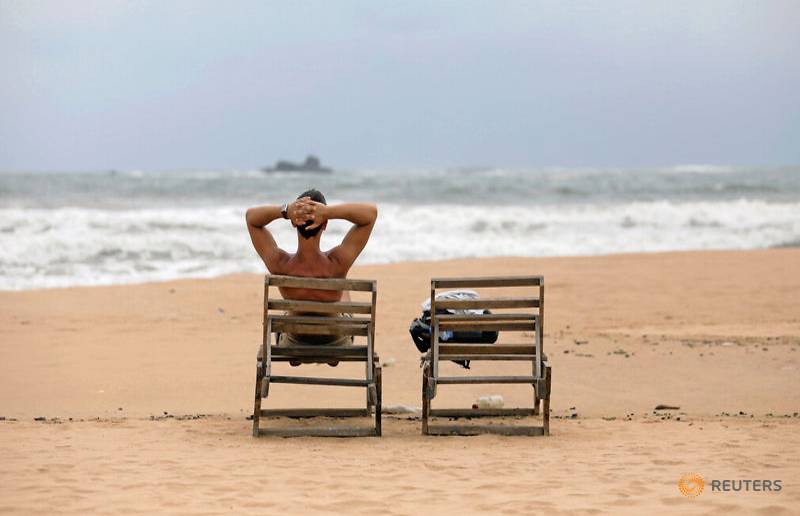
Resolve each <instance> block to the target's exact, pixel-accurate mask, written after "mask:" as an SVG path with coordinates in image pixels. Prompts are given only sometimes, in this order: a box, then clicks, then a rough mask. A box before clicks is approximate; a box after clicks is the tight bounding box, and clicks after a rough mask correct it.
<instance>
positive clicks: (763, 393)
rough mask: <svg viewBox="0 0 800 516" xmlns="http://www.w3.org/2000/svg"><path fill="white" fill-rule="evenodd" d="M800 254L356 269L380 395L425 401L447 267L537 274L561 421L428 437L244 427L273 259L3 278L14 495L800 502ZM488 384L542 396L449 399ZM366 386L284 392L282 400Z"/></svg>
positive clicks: (291, 502)
mask: <svg viewBox="0 0 800 516" xmlns="http://www.w3.org/2000/svg"><path fill="white" fill-rule="evenodd" d="M799 265H800V249H771V250H757V251H724V252H685V253H654V254H623V255H610V256H593V257H570V258H541V259H533V258H490V259H464V260H454V261H440V262H408V263H400V264H392V265H368V266H357V267H355V268H354V269H353V271H352V272H351V274H350V276H351V277H354V278H373V279H376V280H378V285H379V294H378V296H379V297H378V299H379V301H378V319H377V343H376V348H377V350H378V352H379V354H380V356H381V359H382V360H383V361H384V362H387V363H388V364H389V365H388V366H387V367H385V368H384V372H383V376H384V391H383V403H384V406H385V407H392V406H399V405H404V406H412V407H418V406H419V405H420V394H419V391H420V374H421V373H420V369H419V354H418V353H417V351H416V349H415V348H414V346H413V344H412V343H411V340H410V338H409V335H408V325H409V323H410V322H411V320H412V319H413V318H414V317H416V316H417V315H418V313H419V311H420V308H419V304H420V302H422V301H423V300H424V299H425V298H426V297H427V296H428V289H429V281H430V278H431V277H432V276H469V275H510V274H542V275H544V276H545V284H546V287H545V288H546V306H545V341H544V342H545V351H546V352H547V354H548V355H549V357H550V360H551V363H552V365H553V373H554V378H553V398H552V407H551V408H552V415H553V419H552V420H551V431H552V435H551V436H550V437H546V438H543V437H537V438H524V437H499V436H480V437H439V438H435V437H422V436H421V435H420V428H419V421H418V420H415V419H414V417H413V416H391V415H387V416H386V418H385V419H384V422H383V432H384V436H383V437H382V438H380V439H376V438H361V439H320V438H301V439H280V438H275V439H273V438H262V439H254V438H252V437H251V436H250V426H251V424H250V422H249V421H247V420H246V417H247V416H248V415H249V414H250V413H251V411H252V391H253V382H254V374H255V354H256V349H257V346H258V344H259V341H260V333H261V316H262V313H261V302H262V295H263V283H262V276H260V275H255V274H246V275H232V276H224V277H219V278H214V279H202V280H180V281H170V282H164V283H149V284H141V285H130V286H111V287H80V288H64V289H52V290H34V291H23V292H2V293H0V373H1V374H0V417H1V418H3V420H2V421H0V456H2V458H3V467H2V468H1V469H0V512H2V513H17V514H35V513H44V512H47V513H63V514H87V513H92V512H100V513H133V512H141V513H154V512H172V513H179V514H218V513H226V512H230V513H236V514H239V513H242V514H249V513H259V514H264V513H267V514H270V513H277V512H279V511H280V512H285V513H286V512H288V513H291V514H297V513H373V514H374V513H387V514H420V513H444V514H447V513H461V514H465V513H469V514H471V513H487V512H490V513H494V512H506V513H512V514H534V513H539V512H544V511H547V512H548V513H550V514H561V513H579V514H580V513H585V514H597V513H608V514H642V513H643V512H645V511H650V512H654V513H656V514H716V513H742V514H781V513H785V514H796V513H798V512H800V452H798V449H800V417H798V411H800V382H798V378H799V377H800V376H799V375H798V371H799V370H800V266H799ZM286 367H287V369H288V366H286ZM306 367H308V368H315V367H319V368H327V369H330V372H331V374H334V375H339V374H341V375H344V374H346V373H347V372H348V371H350V370H349V369H347V365H346V364H343V365H342V366H340V367H339V368H336V369H331V368H328V366H306ZM353 367H355V366H353ZM453 367H455V366H453ZM491 367H495V366H491ZM500 369H503V368H500ZM488 370H490V366H488V365H483V364H481V365H479V366H476V367H475V368H474V374H480V372H485V371H488ZM484 394H502V395H503V396H504V398H505V401H506V404H507V405H509V406H512V405H520V404H524V403H526V402H528V401H529V399H530V391H529V389H524V388H522V387H517V388H513V387H506V386H498V387H493V386H488V387H487V386H481V385H477V386H465V387H462V388H450V389H442V390H441V391H440V393H439V395H438V396H437V398H436V403H437V404H438V405H439V406H445V405H450V406H469V405H470V404H471V403H472V402H473V401H474V400H475V399H476V398H477V397H478V396H480V395H484ZM362 398H363V392H362V391H358V392H357V393H356V392H351V391H350V390H346V389H345V390H342V389H336V388H319V387H317V388H300V387H295V386H277V387H276V388H274V392H273V393H272V394H271V396H270V398H269V399H268V400H266V401H267V403H268V404H269V405H271V406H324V405H334V404H336V405H339V406H347V405H351V406H355V405H356V404H358V403H360V402H361V401H362ZM659 404H667V405H673V406H677V407H680V409H679V410H672V411H654V408H655V407H656V406H657V405H659ZM40 418H45V419H44V420H41V419H40ZM35 419H40V420H35ZM307 424H313V422H309V423H307ZM686 473H696V474H699V475H701V476H702V477H703V478H704V479H705V480H706V482H707V485H706V489H705V491H704V492H703V493H702V494H701V495H700V496H698V497H697V498H695V499H689V498H686V497H684V496H683V495H682V494H681V493H680V492H679V490H678V488H677V482H678V479H679V478H680V477H681V475H683V474H686ZM711 479H732V480H741V479H769V480H776V479H778V480H781V481H782V485H783V488H782V490H781V491H780V492H763V491H762V492H753V491H749V492H743V491H738V492H736V491H731V492H714V491H712V490H711V487H710V485H708V483H709V482H710V480H711Z"/></svg>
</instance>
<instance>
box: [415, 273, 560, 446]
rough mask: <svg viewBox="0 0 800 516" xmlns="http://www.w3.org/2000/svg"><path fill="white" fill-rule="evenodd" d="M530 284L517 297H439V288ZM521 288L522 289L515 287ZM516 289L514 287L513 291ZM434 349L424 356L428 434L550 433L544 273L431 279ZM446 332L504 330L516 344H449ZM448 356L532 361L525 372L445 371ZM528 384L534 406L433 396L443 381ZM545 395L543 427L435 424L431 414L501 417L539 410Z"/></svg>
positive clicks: (424, 410) (424, 415)
mask: <svg viewBox="0 0 800 516" xmlns="http://www.w3.org/2000/svg"><path fill="white" fill-rule="evenodd" d="M510 287H530V288H525V289H524V290H525V291H526V292H527V293H526V294H523V295H519V294H518V295H517V296H516V297H482V298H480V299H469V300H439V301H436V294H437V290H439V289H461V288H467V289H476V288H503V289H505V288H510ZM513 290H516V291H520V289H513ZM509 292H511V290H510V291H509ZM487 308H488V309H491V310H493V313H491V314H472V313H467V314H437V313H436V310H437V309H454V310H462V309H487ZM430 310H431V349H430V350H429V351H428V352H427V354H426V355H425V356H424V357H423V374H422V433H423V434H424V435H453V434H455V435H474V434H479V433H500V434H506V435H549V433H550V380H551V368H550V364H549V363H548V361H547V358H546V356H545V355H544V352H543V346H542V327H543V324H544V279H543V278H542V277H541V276H518V277H493V278H437V279H432V280H431V307H430ZM444 331H499V332H500V335H501V336H503V335H504V334H505V333H506V332H517V333H515V334H514V337H515V340H516V343H514V344H470V343H459V344H447V343H440V342H439V335H441V334H442V332H444ZM443 360H444V361H448V360H470V361H473V362H474V361H480V360H494V361H497V360H501V361H502V360H518V361H528V362H530V363H531V374H530V375H525V376H468V375H462V376H441V375H440V374H439V362H441V361H443ZM478 383H485V384H524V385H530V386H532V387H533V396H532V400H533V406H532V407H530V408H497V409H480V408H479V409H434V408H431V401H432V400H433V398H434V397H435V396H436V389H437V387H438V386H439V385H450V384H478ZM540 400H542V401H543V402H544V406H543V407H542V419H543V423H542V426H520V425H475V424H469V425H467V424H464V425H454V424H432V423H431V422H430V419H431V418H435V417H447V418H460V417H470V418H472V417H481V416H484V417H501V416H528V415H538V414H539V402H540Z"/></svg>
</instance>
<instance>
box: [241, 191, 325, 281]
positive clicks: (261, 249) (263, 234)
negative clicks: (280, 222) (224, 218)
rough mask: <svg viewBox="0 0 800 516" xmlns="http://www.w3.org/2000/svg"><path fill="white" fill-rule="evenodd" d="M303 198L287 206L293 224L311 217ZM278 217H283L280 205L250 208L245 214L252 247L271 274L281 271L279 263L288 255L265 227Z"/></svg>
mask: <svg viewBox="0 0 800 516" xmlns="http://www.w3.org/2000/svg"><path fill="white" fill-rule="evenodd" d="M304 199H305V198H304ZM304 199H298V200H297V201H295V202H293V203H292V204H290V205H289V206H288V210H287V211H288V216H289V219H290V220H291V221H292V224H294V225H301V224H305V222H306V221H308V220H310V218H311V209H310V208H308V207H307V205H306V204H305V203H301V202H300V201H303V200H304ZM280 218H283V216H282V214H281V207H280V206H258V207H255V208H250V209H249V210H247V214H246V215H245V220H246V221H247V231H248V232H249V233H250V240H252V241H253V247H254V248H255V250H256V252H257V253H258V255H259V256H260V257H261V259H262V260H264V265H266V266H267V269H269V271H270V272H272V273H273V274H274V273H279V272H281V271H280V268H281V264H282V263H283V262H284V260H286V258H287V257H288V256H289V255H288V253H287V252H286V251H284V250H283V249H281V248H280V247H278V244H277V243H276V242H275V238H273V236H272V233H270V231H269V230H268V229H267V227H266V226H267V225H268V224H269V223H270V222H272V221H273V220H275V219H280Z"/></svg>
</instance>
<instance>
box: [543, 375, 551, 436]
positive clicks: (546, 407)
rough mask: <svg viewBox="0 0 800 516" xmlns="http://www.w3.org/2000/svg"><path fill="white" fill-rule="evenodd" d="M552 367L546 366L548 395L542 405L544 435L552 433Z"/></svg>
mask: <svg viewBox="0 0 800 516" xmlns="http://www.w3.org/2000/svg"><path fill="white" fill-rule="evenodd" d="M552 374H553V373H552V369H551V367H550V366H549V365H547V366H546V367H545V368H544V376H545V385H546V386H547V392H546V393H545V394H546V396H545V398H544V403H543V406H542V427H544V435H550V391H551V389H550V382H551V380H552V378H551V377H552Z"/></svg>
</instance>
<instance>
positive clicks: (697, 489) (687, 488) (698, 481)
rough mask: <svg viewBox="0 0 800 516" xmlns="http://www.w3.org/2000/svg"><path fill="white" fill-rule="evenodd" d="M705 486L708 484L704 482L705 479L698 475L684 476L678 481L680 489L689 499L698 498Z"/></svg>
mask: <svg viewBox="0 0 800 516" xmlns="http://www.w3.org/2000/svg"><path fill="white" fill-rule="evenodd" d="M705 486H706V483H705V482H704V481H703V477H701V476H700V475H698V474H697V473H689V474H687V475H683V476H682V477H681V478H680V480H678V489H679V490H680V492H681V493H682V494H683V495H684V496H685V497H687V498H696V497H697V496H698V495H699V494H700V493H702V492H703V488H704V487H705Z"/></svg>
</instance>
